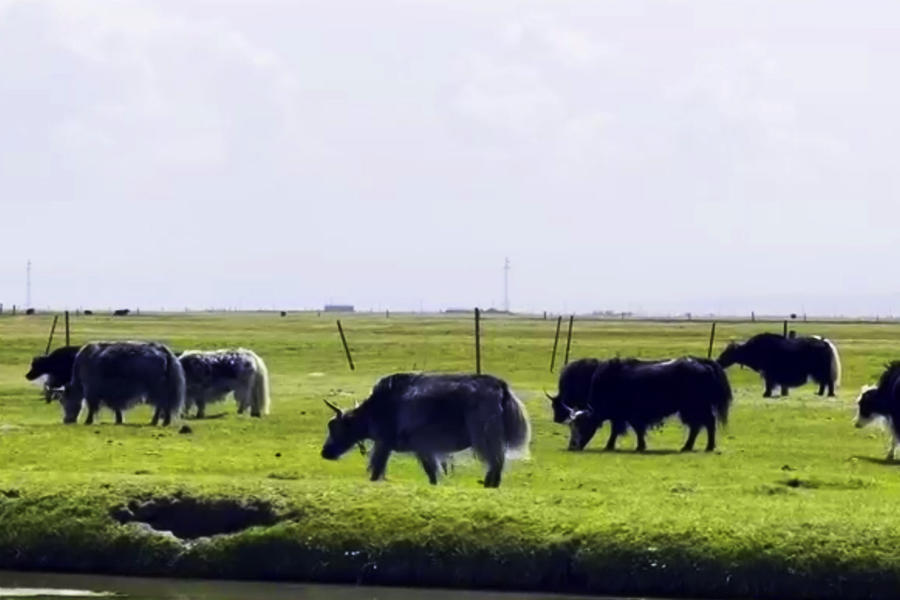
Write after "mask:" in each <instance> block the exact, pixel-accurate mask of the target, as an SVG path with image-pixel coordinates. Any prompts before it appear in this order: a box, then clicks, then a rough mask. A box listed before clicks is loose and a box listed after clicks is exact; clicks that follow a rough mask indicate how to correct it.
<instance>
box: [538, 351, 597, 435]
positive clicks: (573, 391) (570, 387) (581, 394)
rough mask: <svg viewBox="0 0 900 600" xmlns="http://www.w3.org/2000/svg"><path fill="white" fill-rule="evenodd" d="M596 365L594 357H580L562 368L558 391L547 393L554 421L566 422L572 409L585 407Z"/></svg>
mask: <svg viewBox="0 0 900 600" xmlns="http://www.w3.org/2000/svg"><path fill="white" fill-rule="evenodd" d="M598 366H600V361H599V360H597V359H596V358H581V359H579V360H576V361H573V362H570V363H569V364H567V365H566V366H565V368H563V370H562V373H560V374H559V392H558V393H557V395H556V396H551V395H550V394H547V397H548V398H549V399H550V403H551V407H552V409H553V421H554V422H555V423H567V422H568V421H569V418H570V416H571V413H572V410H573V409H584V408H587V405H588V396H589V395H590V389H591V379H592V378H593V377H594V372H595V371H596V370H597V367H598Z"/></svg>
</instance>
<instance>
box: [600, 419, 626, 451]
mask: <svg viewBox="0 0 900 600" xmlns="http://www.w3.org/2000/svg"><path fill="white" fill-rule="evenodd" d="M624 432H625V425H623V424H622V423H619V422H618V421H610V422H609V439H608V440H607V441H606V446H604V448H603V449H604V450H606V451H608V452H612V451H613V450H615V449H616V439H618V437H619V436H620V435H622V434H623V433H624Z"/></svg>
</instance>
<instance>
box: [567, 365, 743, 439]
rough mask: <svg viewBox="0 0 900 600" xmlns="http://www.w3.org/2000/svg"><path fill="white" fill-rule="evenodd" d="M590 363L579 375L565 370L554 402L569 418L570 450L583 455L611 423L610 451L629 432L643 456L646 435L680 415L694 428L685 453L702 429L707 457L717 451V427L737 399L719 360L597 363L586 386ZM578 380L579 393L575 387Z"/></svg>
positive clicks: (689, 435) (583, 366) (686, 423)
mask: <svg viewBox="0 0 900 600" xmlns="http://www.w3.org/2000/svg"><path fill="white" fill-rule="evenodd" d="M591 361H592V359H588V360H586V361H583V362H582V364H581V365H579V366H577V367H576V369H575V371H574V373H567V372H566V371H564V372H563V373H562V375H561V376H560V380H561V382H560V394H559V395H558V396H556V397H555V398H553V397H551V400H552V401H553V409H554V418H556V414H557V413H560V414H561V413H563V412H567V413H568V415H567V417H566V418H565V419H564V420H563V421H562V422H564V423H568V424H569V427H570V430H571V435H570V438H569V450H583V449H584V447H585V446H586V445H587V444H588V442H590V441H591V438H593V436H594V434H595V433H596V431H597V429H598V428H599V427H600V426H601V425H602V424H603V422H604V421H609V422H610V436H609V440H608V441H607V443H606V450H614V449H615V446H616V440H617V438H618V437H619V436H620V435H622V434H623V433H625V432H626V431H627V429H628V428H629V427H630V428H631V429H632V430H633V431H634V433H635V435H636V436H637V448H636V449H637V451H638V452H643V451H644V450H646V448H647V444H646V439H645V436H646V433H647V430H648V429H650V428H652V427H655V426H658V425H660V424H662V422H663V421H664V420H665V419H666V418H667V417H669V416H671V415H675V414H677V415H678V417H679V419H680V420H681V422H682V423H684V424H685V425H687V426H688V429H689V431H688V437H687V440H686V441H685V443H684V446H683V447H682V451H684V452H687V451H691V450H693V449H694V443H695V442H696V439H697V436H698V435H699V433H700V431H701V430H702V429H706V435H707V440H706V450H707V452H709V451H712V450H715V447H716V423H717V422H718V423H721V424H725V423H727V421H728V411H729V408H730V406H731V400H732V394H731V386H730V384H729V383H728V378H727V377H726V375H725V372H724V370H722V368H721V367H720V366H719V365H718V364H716V363H715V362H714V361H712V360H708V359H705V358H693V357H686V358H679V359H675V360H666V361H645V360H638V359H633V358H627V359H620V358H614V359H611V360H606V361H594V362H595V363H596V365H595V368H594V372H593V374H592V376H591V378H590V381H589V382H585V381H584V376H583V372H582V371H581V369H586V368H588V367H589V366H590V365H591V364H594V363H592V362H591ZM573 364H574V363H573ZM569 378H571V379H570V380H569V381H567V382H565V383H564V382H563V381H562V380H563V379H569ZM573 380H574V381H573ZM579 380H580V381H581V384H580V385H581V386H582V387H580V388H578V387H575V385H574V383H575V382H577V381H579Z"/></svg>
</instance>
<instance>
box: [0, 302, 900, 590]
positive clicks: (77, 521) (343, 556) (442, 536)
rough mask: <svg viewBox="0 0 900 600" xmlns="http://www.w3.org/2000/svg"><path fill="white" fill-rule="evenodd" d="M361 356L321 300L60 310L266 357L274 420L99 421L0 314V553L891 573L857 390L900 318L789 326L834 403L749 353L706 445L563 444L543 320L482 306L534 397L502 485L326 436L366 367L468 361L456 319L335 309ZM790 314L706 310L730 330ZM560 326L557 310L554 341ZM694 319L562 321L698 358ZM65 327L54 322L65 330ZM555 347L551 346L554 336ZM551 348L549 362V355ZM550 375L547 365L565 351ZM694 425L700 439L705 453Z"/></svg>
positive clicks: (883, 471) (856, 576)
mask: <svg viewBox="0 0 900 600" xmlns="http://www.w3.org/2000/svg"><path fill="white" fill-rule="evenodd" d="M342 320H343V323H344V328H345V331H346V333H347V335H348V338H349V340H350V344H351V348H352V351H353V356H354V360H355V362H356V364H357V370H356V371H352V372H351V371H350V370H349V369H348V367H347V364H346V361H345V358H344V354H343V350H342V348H341V345H340V339H339V337H338V335H337V331H336V328H335V324H334V318H333V317H332V316H328V315H324V314H323V315H322V316H318V317H317V316H316V315H312V314H297V315H289V316H288V317H286V318H281V317H279V316H277V315H272V314H254V315H164V316H160V315H143V316H132V317H127V318H115V319H114V318H109V317H101V316H91V317H79V318H77V319H75V320H73V323H72V335H73V341H74V342H78V343H81V342H86V341H89V340H96V339H152V340H160V341H164V342H167V343H169V344H171V345H172V346H173V347H175V348H178V349H188V348H205V349H211V348H219V347H230V346H245V347H248V348H252V349H254V350H255V351H256V352H257V353H258V354H260V355H261V356H262V357H263V358H264V359H265V360H266V362H267V364H268V366H269V371H270V375H271V381H272V414H271V415H270V416H269V417H267V418H264V419H262V420H251V419H249V418H245V417H239V416H238V415H236V414H234V405H233V402H231V401H228V403H226V404H220V405H214V406H213V407H212V410H210V411H209V413H210V414H212V415H214V416H215V415H217V414H219V413H222V415H223V416H221V417H219V418H211V419H206V420H202V421H193V420H191V421H188V423H189V425H190V427H191V428H192V429H193V433H192V434H190V435H179V434H178V433H177V429H178V427H170V428H168V429H162V428H152V427H149V426H147V425H146V423H147V422H148V421H149V418H150V413H149V410H147V409H146V408H139V409H136V410H134V411H132V412H130V413H128V414H127V415H126V423H127V424H126V425H125V426H122V427H116V426H114V425H112V415H111V414H110V413H108V412H104V413H102V414H101V423H100V424H99V425H96V426H91V427H87V426H84V425H77V426H63V425H61V416H60V410H59V407H58V405H56V404H51V405H48V404H45V403H44V402H43V401H42V399H41V397H40V393H39V390H38V389H37V387H35V386H33V385H31V384H29V383H28V382H26V381H25V379H24V377H23V375H24V373H25V371H26V370H27V369H28V363H29V362H30V359H31V356H32V355H34V354H37V353H39V352H41V351H42V350H43V347H44V345H45V343H46V336H47V332H48V330H49V325H50V318H49V317H47V316H36V317H18V316H17V317H10V316H4V317H0V567H7V568H55V569H68V570H102V571H116V572H125V573H128V572H132V573H148V574H154V573H165V574H194V575H210V576H232V577H267V578H302V579H316V580H325V581H338V580H340V581H365V582H381V583H403V584H410V585H417V584H419V585H422V584H433V585H445V586H451V585H469V586H489V587H504V588H518V589H537V588H554V589H568V590H574V591H583V592H593V593H601V592H602V593H627V594H654V595H695V596H716V595H718V596H726V595H727V596H744V597H751V596H756V597H763V596H765V597H786V596H793V597H825V596H829V597H871V596H879V595H884V594H886V593H888V591H889V592H890V593H892V594H893V593H896V590H897V589H900V588H898V587H897V586H898V585H900V552H898V549H900V527H898V525H900V518H898V511H897V498H898V497H900V466H897V467H895V466H893V465H887V464H884V463H883V461H882V458H883V456H884V453H885V449H886V434H885V433H884V432H883V431H881V430H880V429H878V428H870V429H865V430H856V429H854V428H853V427H852V424H851V419H852V417H853V413H854V406H853V400H854V399H855V397H856V395H857V393H858V390H859V388H860V386H861V385H862V384H863V383H867V382H870V381H873V380H874V379H875V378H876V377H877V376H878V374H879V373H880V371H881V369H882V366H883V364H884V363H885V362H886V361H887V360H890V359H894V358H900V325H897V324H864V325H863V324H844V323H828V324H824V325H817V324H806V323H796V324H794V327H795V328H796V329H797V330H798V332H799V333H801V334H806V333H810V334H811V333H816V334H821V335H825V336H827V337H829V338H831V339H832V340H834V341H835V343H836V344H837V346H838V348H839V349H840V352H841V358H842V362H843V372H844V381H843V386H842V387H841V389H840V391H839V398H838V399H837V400H823V399H820V398H818V397H816V396H815V395H814V393H813V392H814V391H815V387H814V386H813V385H809V386H807V387H805V388H801V389H798V390H795V391H794V392H793V393H792V395H791V397H789V398H787V399H781V398H775V399H770V400H766V399H763V398H761V393H762V385H761V383H760V381H759V378H758V376H757V375H756V374H754V373H752V372H751V371H749V370H741V369H739V368H736V367H735V368H732V369H731V370H730V371H729V376H730V378H731V382H732V385H733V387H734V389H735V392H736V401H735V407H734V409H733V411H732V416H731V421H730V426H729V428H728V429H727V431H726V432H725V433H724V435H722V436H721V437H720V441H719V446H720V450H719V451H717V452H716V453H714V454H711V455H708V454H705V453H702V452H698V453H694V454H690V455H682V454H679V453H677V452H674V451H675V450H677V449H678V448H679V446H680V443H681V441H682V436H683V432H682V430H681V428H680V426H678V425H677V424H676V423H674V422H672V423H670V424H668V425H667V426H665V427H664V428H663V429H662V430H660V431H656V432H653V433H652V434H651V435H650V437H649V438H648V445H649V448H650V452H648V453H647V454H644V455H638V454H635V453H633V452H631V449H632V448H633V445H634V438H633V437H632V436H627V437H625V438H622V439H620V443H619V445H620V448H621V451H619V452H616V453H603V452H600V451H599V449H600V447H601V446H602V443H603V441H604V439H605V436H604V433H603V432H600V433H599V434H598V437H597V438H596V439H595V440H594V442H593V444H592V446H589V448H588V451H586V452H584V453H579V454H576V453H569V452H566V451H565V447H566V441H567V439H568V432H567V430H566V429H565V428H564V427H562V426H559V425H555V424H553V423H552V422H551V419H550V413H549V408H548V406H547V401H546V400H545V399H544V397H543V393H542V390H544V389H546V390H548V391H551V390H553V389H555V381H556V378H555V375H553V374H551V373H549V369H548V367H549V361H550V350H551V347H552V342H553V332H554V328H555V321H549V320H548V321H544V320H540V319H536V320H532V319H517V318H500V317H491V316H489V317H487V318H486V319H485V320H484V322H483V327H482V329H483V336H484V338H483V351H482V354H483V365H484V370H485V371H486V372H489V373H493V374H495V375H498V376H500V377H503V378H505V379H506V380H507V381H508V382H509V383H510V384H511V386H512V387H513V389H514V390H515V391H516V392H517V393H518V395H519V396H520V397H521V398H522V399H523V400H524V401H525V402H526V404H527V405H528V408H529V410H530V414H531V419H532V424H533V429H534V439H533V444H532V448H531V455H532V456H531V459H530V460H527V461H521V462H515V463H512V464H511V465H510V466H509V468H508V471H507V473H506V475H505V478H504V481H503V485H502V486H501V488H500V489H499V490H484V489H482V488H481V487H480V486H479V484H478V480H479V479H480V478H481V476H482V470H481V467H480V465H478V464H477V463H475V462H473V461H471V460H466V459H465V458H463V459H462V460H460V461H459V463H458V464H457V467H456V470H455V472H454V473H453V474H452V476H451V477H449V478H447V479H445V480H443V481H442V482H441V483H440V485H438V486H437V487H431V486H429V485H428V484H427V481H426V478H425V476H424V474H423V473H422V472H421V470H420V467H419V466H418V464H417V463H416V462H415V461H414V460H413V459H412V458H408V457H402V456H395V457H394V458H393V459H392V461H391V463H390V465H389V467H388V480H387V481H385V482H381V483H377V484H372V483H369V482H368V481H367V480H366V473H365V463H364V459H363V458H362V457H361V456H360V455H359V454H358V453H356V452H351V453H348V454H347V455H346V456H345V457H344V459H342V460H341V461H339V462H337V463H333V462H328V461H324V460H322V459H321V458H320V457H319V450H320V448H321V444H322V441H323V439H324V436H325V423H326V422H327V420H328V418H329V417H330V411H329V409H328V408H326V407H325V406H324V405H323V403H322V398H325V397H328V398H331V400H332V401H334V402H337V403H339V404H342V405H345V406H348V407H349V406H352V404H353V402H354V400H357V399H360V400H361V399H363V398H364V397H365V396H366V394H367V392H368V391H369V390H370V389H371V386H372V384H373V383H374V382H375V381H376V379H377V378H378V377H379V376H382V375H384V374H387V373H391V372H395V371H402V370H429V371H437V370H439V371H470V370H472V369H473V366H474V350H473V341H472V337H473V336H472V321H471V319H470V318H468V317H464V316H454V317H449V316H447V317H444V316H435V317H427V316H403V315H391V317H390V318H385V316H384V315H375V316H372V315H358V316H343V317H342ZM764 330H768V331H779V330H780V324H772V323H767V324H765V323H755V324H728V323H726V324H720V325H719V331H718V335H717V343H716V349H717V352H718V351H720V350H721V349H722V348H723V347H724V344H725V343H726V342H727V340H728V339H729V338H743V337H746V336H748V335H750V334H752V333H755V332H759V331H764ZM564 333H565V327H563V335H564ZM708 335H709V326H708V324H700V323H690V322H683V323H643V322H602V321H576V323H575V335H574V341H573V343H572V349H571V358H572V359H575V358H579V357H584V356H600V357H603V356H613V355H616V354H620V355H622V356H629V355H630V356H642V357H671V356H678V355H684V354H699V355H705V354H706V345H707V341H708ZM57 339H59V338H57ZM563 345H564V344H563V343H561V346H563ZM562 350H563V348H562V347H561V349H560V353H559V354H560V357H561V356H562ZM557 370H558V369H557ZM704 442H705V438H704V437H703V435H701V438H700V447H702V445H703V443H704ZM178 494H180V495H181V496H182V497H184V498H189V499H198V501H201V502H213V501H214V500H216V499H219V500H222V499H229V498H231V499H238V500H240V501H241V502H250V501H251V500H254V499H255V500H258V501H259V502H260V503H262V504H265V505H267V506H269V507H270V510H271V511H272V512H273V514H274V515H275V518H277V519H278V522H277V523H276V524H274V525H271V526H264V527H255V528H251V529H247V530H245V531H243V532H241V533H238V534H235V535H233V536H229V537H221V538H214V539H213V540H211V541H205V542H202V543H198V544H194V545H185V544H182V543H181V542H179V541H178V540H175V539H171V538H164V537H160V536H150V535H147V534H145V533H142V532H141V531H140V530H138V529H137V528H136V527H134V526H122V525H119V524H118V523H117V522H115V521H114V520H113V519H112V518H110V517H109V511H110V509H111V508H113V507H115V506H118V505H120V504H123V503H127V501H129V500H130V499H134V498H143V499H146V498H149V497H151V496H154V497H174V496H175V495H178Z"/></svg>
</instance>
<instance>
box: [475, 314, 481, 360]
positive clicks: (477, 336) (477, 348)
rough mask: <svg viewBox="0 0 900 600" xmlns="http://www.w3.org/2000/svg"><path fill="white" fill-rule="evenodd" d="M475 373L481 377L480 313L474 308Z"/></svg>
mask: <svg viewBox="0 0 900 600" xmlns="http://www.w3.org/2000/svg"><path fill="white" fill-rule="evenodd" d="M475 372H476V373H478V374H479V375H481V311H480V310H479V309H478V307H476V308H475Z"/></svg>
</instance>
